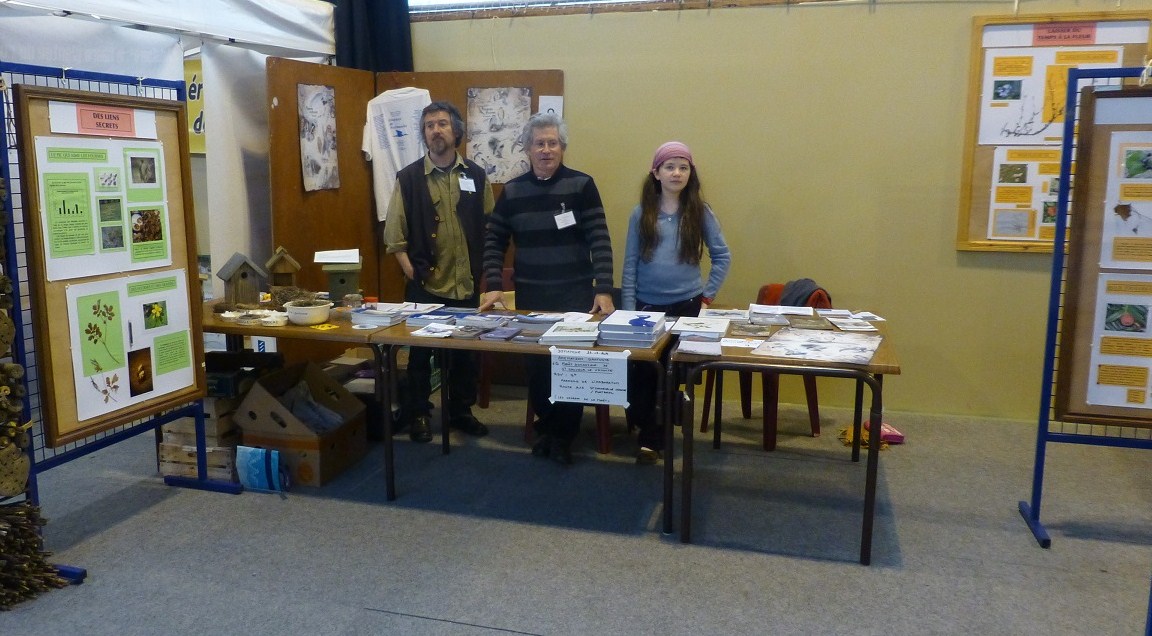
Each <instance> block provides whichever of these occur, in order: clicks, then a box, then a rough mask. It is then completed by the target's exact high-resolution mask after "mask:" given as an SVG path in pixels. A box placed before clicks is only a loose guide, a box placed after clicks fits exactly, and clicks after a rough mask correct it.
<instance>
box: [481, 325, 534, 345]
mask: <svg viewBox="0 0 1152 636" xmlns="http://www.w3.org/2000/svg"><path fill="white" fill-rule="evenodd" d="M520 331H521V329H520V327H497V328H495V329H493V330H492V331H489V332H488V333H482V334H480V339H481V340H489V341H493V342H496V341H502V340H511V339H512V338H513V337H515V336H516V335H517V334H519V333H520ZM535 339H536V340H539V339H540V336H538V335H537V336H536V337H535Z"/></svg>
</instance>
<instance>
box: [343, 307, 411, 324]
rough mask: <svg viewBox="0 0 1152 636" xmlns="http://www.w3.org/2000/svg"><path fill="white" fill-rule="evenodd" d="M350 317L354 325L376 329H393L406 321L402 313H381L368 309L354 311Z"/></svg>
mask: <svg viewBox="0 0 1152 636" xmlns="http://www.w3.org/2000/svg"><path fill="white" fill-rule="evenodd" d="M350 315H351V316H352V324H354V325H372V326H374V327H391V326H392V325H395V324H399V323H401V322H404V319H405V314H404V313H403V312H401V311H396V310H393V311H381V310H379V309H368V308H367V307H361V308H360V309H353V310H352V312H351V314H350Z"/></svg>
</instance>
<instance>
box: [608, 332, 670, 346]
mask: <svg viewBox="0 0 1152 636" xmlns="http://www.w3.org/2000/svg"><path fill="white" fill-rule="evenodd" d="M661 335H663V332H660V333H656V334H642V333H636V334H633V333H623V332H613V331H601V332H600V337H599V338H597V339H596V344H598V345H601V346H605V347H620V348H622V349H623V348H633V349H651V348H652V347H654V346H655V345H656V341H657V340H659V339H660V336H661Z"/></svg>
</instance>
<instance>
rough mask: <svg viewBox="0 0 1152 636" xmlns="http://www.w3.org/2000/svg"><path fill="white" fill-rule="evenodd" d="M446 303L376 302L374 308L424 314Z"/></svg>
mask: <svg viewBox="0 0 1152 636" xmlns="http://www.w3.org/2000/svg"><path fill="white" fill-rule="evenodd" d="M443 306H444V303H376V306H375V307H373V309H376V310H377V311H399V312H402V313H406V314H424V313H428V312H430V311H436V310H437V309H440V308H441V307H443Z"/></svg>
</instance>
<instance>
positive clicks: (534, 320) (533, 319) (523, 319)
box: [512, 312, 564, 325]
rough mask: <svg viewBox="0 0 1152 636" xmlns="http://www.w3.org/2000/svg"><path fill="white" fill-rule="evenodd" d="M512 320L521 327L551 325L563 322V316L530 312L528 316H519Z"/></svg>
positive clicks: (560, 314)
mask: <svg viewBox="0 0 1152 636" xmlns="http://www.w3.org/2000/svg"><path fill="white" fill-rule="evenodd" d="M512 320H513V321H514V322H518V323H520V324H522V325H551V324H553V323H557V322H560V321H561V320H564V314H562V313H543V312H532V313H530V314H519V315H517V316H516V317H515V318H513V319H512Z"/></svg>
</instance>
